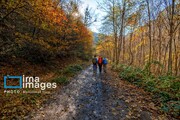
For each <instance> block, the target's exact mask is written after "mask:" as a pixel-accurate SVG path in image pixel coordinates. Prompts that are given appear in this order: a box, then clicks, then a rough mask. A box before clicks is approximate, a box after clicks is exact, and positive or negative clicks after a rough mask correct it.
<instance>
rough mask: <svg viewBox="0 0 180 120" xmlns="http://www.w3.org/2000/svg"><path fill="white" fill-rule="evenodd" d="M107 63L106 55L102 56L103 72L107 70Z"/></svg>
mask: <svg viewBox="0 0 180 120" xmlns="http://www.w3.org/2000/svg"><path fill="white" fill-rule="evenodd" d="M107 64H108V60H107V58H106V57H104V58H103V70H104V73H106V72H107V71H106V66H107Z"/></svg>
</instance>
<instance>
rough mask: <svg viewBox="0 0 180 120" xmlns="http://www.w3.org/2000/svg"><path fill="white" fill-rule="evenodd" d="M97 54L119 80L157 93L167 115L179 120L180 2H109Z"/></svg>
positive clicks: (145, 0)
mask: <svg viewBox="0 0 180 120" xmlns="http://www.w3.org/2000/svg"><path fill="white" fill-rule="evenodd" d="M99 6H100V8H101V10H102V11H104V12H105V13H106V16H104V19H103V25H102V28H101V31H102V33H103V34H99V39H100V40H99V42H98V44H97V48H96V50H97V52H98V53H100V54H102V55H103V56H106V57H107V58H109V60H110V61H111V63H112V69H113V70H115V71H116V72H117V73H118V76H119V77H120V78H121V79H123V80H127V81H129V82H131V83H133V84H135V85H136V86H138V87H142V88H144V89H145V90H146V91H148V92H151V93H152V94H153V96H154V98H155V101H156V103H157V104H156V105H157V106H160V108H161V110H162V111H164V112H166V113H170V114H173V115H174V116H179V115H178V114H179V108H180V106H179V105H180V102H179V100H180V99H179V98H180V94H179V93H180V1H179V0H108V1H107V0H104V1H103V2H99Z"/></svg>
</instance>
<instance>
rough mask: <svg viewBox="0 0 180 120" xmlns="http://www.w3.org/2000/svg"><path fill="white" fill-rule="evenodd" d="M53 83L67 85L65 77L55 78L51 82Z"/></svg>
mask: <svg viewBox="0 0 180 120" xmlns="http://www.w3.org/2000/svg"><path fill="white" fill-rule="evenodd" d="M52 81H53V82H56V83H57V84H67V83H68V79H67V78H66V77H64V76H63V77H57V78H55V79H53V80H52Z"/></svg>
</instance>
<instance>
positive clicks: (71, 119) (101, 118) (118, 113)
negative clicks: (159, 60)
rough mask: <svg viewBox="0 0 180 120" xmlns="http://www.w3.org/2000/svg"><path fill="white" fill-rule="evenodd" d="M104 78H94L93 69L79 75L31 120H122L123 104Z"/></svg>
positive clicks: (89, 68)
mask: <svg viewBox="0 0 180 120" xmlns="http://www.w3.org/2000/svg"><path fill="white" fill-rule="evenodd" d="M111 79H112V77H111V76H109V75H108V73H107V74H103V73H102V74H99V73H98V74H96V75H95V74H93V72H92V66H90V67H88V68H87V69H86V70H84V71H82V73H81V74H79V75H78V76H77V77H75V78H74V79H73V80H72V81H71V82H70V84H68V85H67V86H65V87H64V88H63V89H62V90H60V91H59V92H58V93H57V94H56V96H55V98H56V100H55V101H52V102H50V103H49V104H47V105H46V106H45V107H44V108H42V109H40V110H38V111H37V114H36V115H35V116H34V117H33V118H32V119H35V120H37V119H55V120H123V119H125V117H126V114H127V113H128V108H127V105H126V103H125V102H124V101H123V100H121V99H118V97H117V96H116V92H117V89H115V88H114V87H112V86H110V85H109V84H108V83H107V81H109V80H111Z"/></svg>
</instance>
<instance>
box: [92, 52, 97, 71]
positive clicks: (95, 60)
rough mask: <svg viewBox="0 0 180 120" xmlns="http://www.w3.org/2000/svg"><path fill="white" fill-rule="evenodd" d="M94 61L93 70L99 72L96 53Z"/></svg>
mask: <svg viewBox="0 0 180 120" xmlns="http://www.w3.org/2000/svg"><path fill="white" fill-rule="evenodd" d="M92 63H93V72H94V73H96V72H97V58H96V55H94V58H93V59H92Z"/></svg>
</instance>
